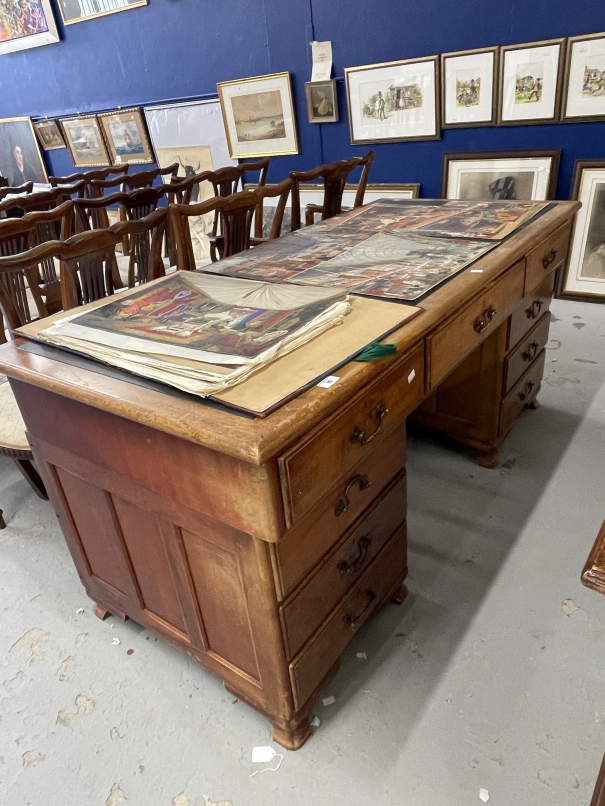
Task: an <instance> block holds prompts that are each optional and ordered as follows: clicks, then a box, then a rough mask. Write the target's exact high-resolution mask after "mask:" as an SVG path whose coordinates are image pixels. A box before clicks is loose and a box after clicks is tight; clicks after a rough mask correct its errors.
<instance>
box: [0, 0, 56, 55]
mask: <svg viewBox="0 0 605 806" xmlns="http://www.w3.org/2000/svg"><path fill="white" fill-rule="evenodd" d="M1 7H2V14H1V15H0V55H1V54H2V53H13V52H14V51H16V50H27V49H28V48H37V47H39V46H40V45H51V44H52V43H53V42H58V41H59V34H58V33H57V26H56V25H55V19H54V17H53V12H52V8H51V6H50V0H21V2H19V3H16V2H13V3H6V2H4V3H2V4H1Z"/></svg>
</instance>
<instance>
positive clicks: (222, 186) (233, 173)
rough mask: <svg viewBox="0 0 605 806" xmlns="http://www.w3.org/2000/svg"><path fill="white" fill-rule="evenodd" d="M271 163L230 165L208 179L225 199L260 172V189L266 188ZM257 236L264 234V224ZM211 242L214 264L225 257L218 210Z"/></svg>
mask: <svg viewBox="0 0 605 806" xmlns="http://www.w3.org/2000/svg"><path fill="white" fill-rule="evenodd" d="M270 163H271V158H270V157H265V158H264V159H261V160H257V161H256V162H242V163H240V165H228V166H227V167H225V168H219V169H218V170H216V171H210V172H208V176H207V177H206V178H207V179H208V181H209V182H210V183H211V184H212V188H213V190H214V195H215V196H220V197H222V198H225V197H226V196H232V195H233V194H234V193H237V192H238V191H239V190H240V189H241V188H243V186H244V177H245V176H246V174H248V173H256V172H257V171H258V173H259V176H258V185H257V186H258V187H264V185H265V184H266V182H267V172H268V170H269V165H270ZM255 232H256V234H257V235H258V236H259V237H260V235H261V234H262V222H261V224H260V230H259V229H258V227H257V228H256V230H255ZM209 241H210V259H211V260H212V262H213V263H214V262H215V261H216V260H219V258H221V257H223V256H224V255H223V251H222V250H223V233H222V232H221V230H220V216H219V212H218V210H217V211H216V213H215V216H214V223H213V225H212V232H211V233H210V235H209Z"/></svg>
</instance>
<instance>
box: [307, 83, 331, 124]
mask: <svg viewBox="0 0 605 806" xmlns="http://www.w3.org/2000/svg"><path fill="white" fill-rule="evenodd" d="M305 95H306V98H307V116H308V118H309V123H337V122H338V101H337V97H336V81H335V80H334V79H333V78H330V79H328V80H327V81H307V83H306V84H305Z"/></svg>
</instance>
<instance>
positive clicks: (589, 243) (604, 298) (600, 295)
mask: <svg viewBox="0 0 605 806" xmlns="http://www.w3.org/2000/svg"><path fill="white" fill-rule="evenodd" d="M571 198H572V199H577V200H578V201H581V202H582V209H581V210H580V211H579V212H578V213H577V215H576V220H575V225H574V231H573V235H572V241H571V254H570V257H569V260H568V263H567V269H566V271H565V276H564V277H563V278H562V282H561V287H560V290H559V296H561V297H565V298H567V299H578V300H583V301H585V302H605V160H577V162H576V164H575V167H574V176H573V182H572V190H571Z"/></svg>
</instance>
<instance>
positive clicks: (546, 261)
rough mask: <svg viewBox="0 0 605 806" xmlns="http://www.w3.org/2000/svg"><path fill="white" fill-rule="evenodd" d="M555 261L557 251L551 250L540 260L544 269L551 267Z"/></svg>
mask: <svg viewBox="0 0 605 806" xmlns="http://www.w3.org/2000/svg"><path fill="white" fill-rule="evenodd" d="M556 259H557V250H556V249H551V250H550V252H549V253H548V254H547V255H545V256H544V257H543V258H542V265H543V266H544V268H545V269H547V268H548V267H549V266H551V265H552V264H553V263H554V262H555V260H556Z"/></svg>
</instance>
